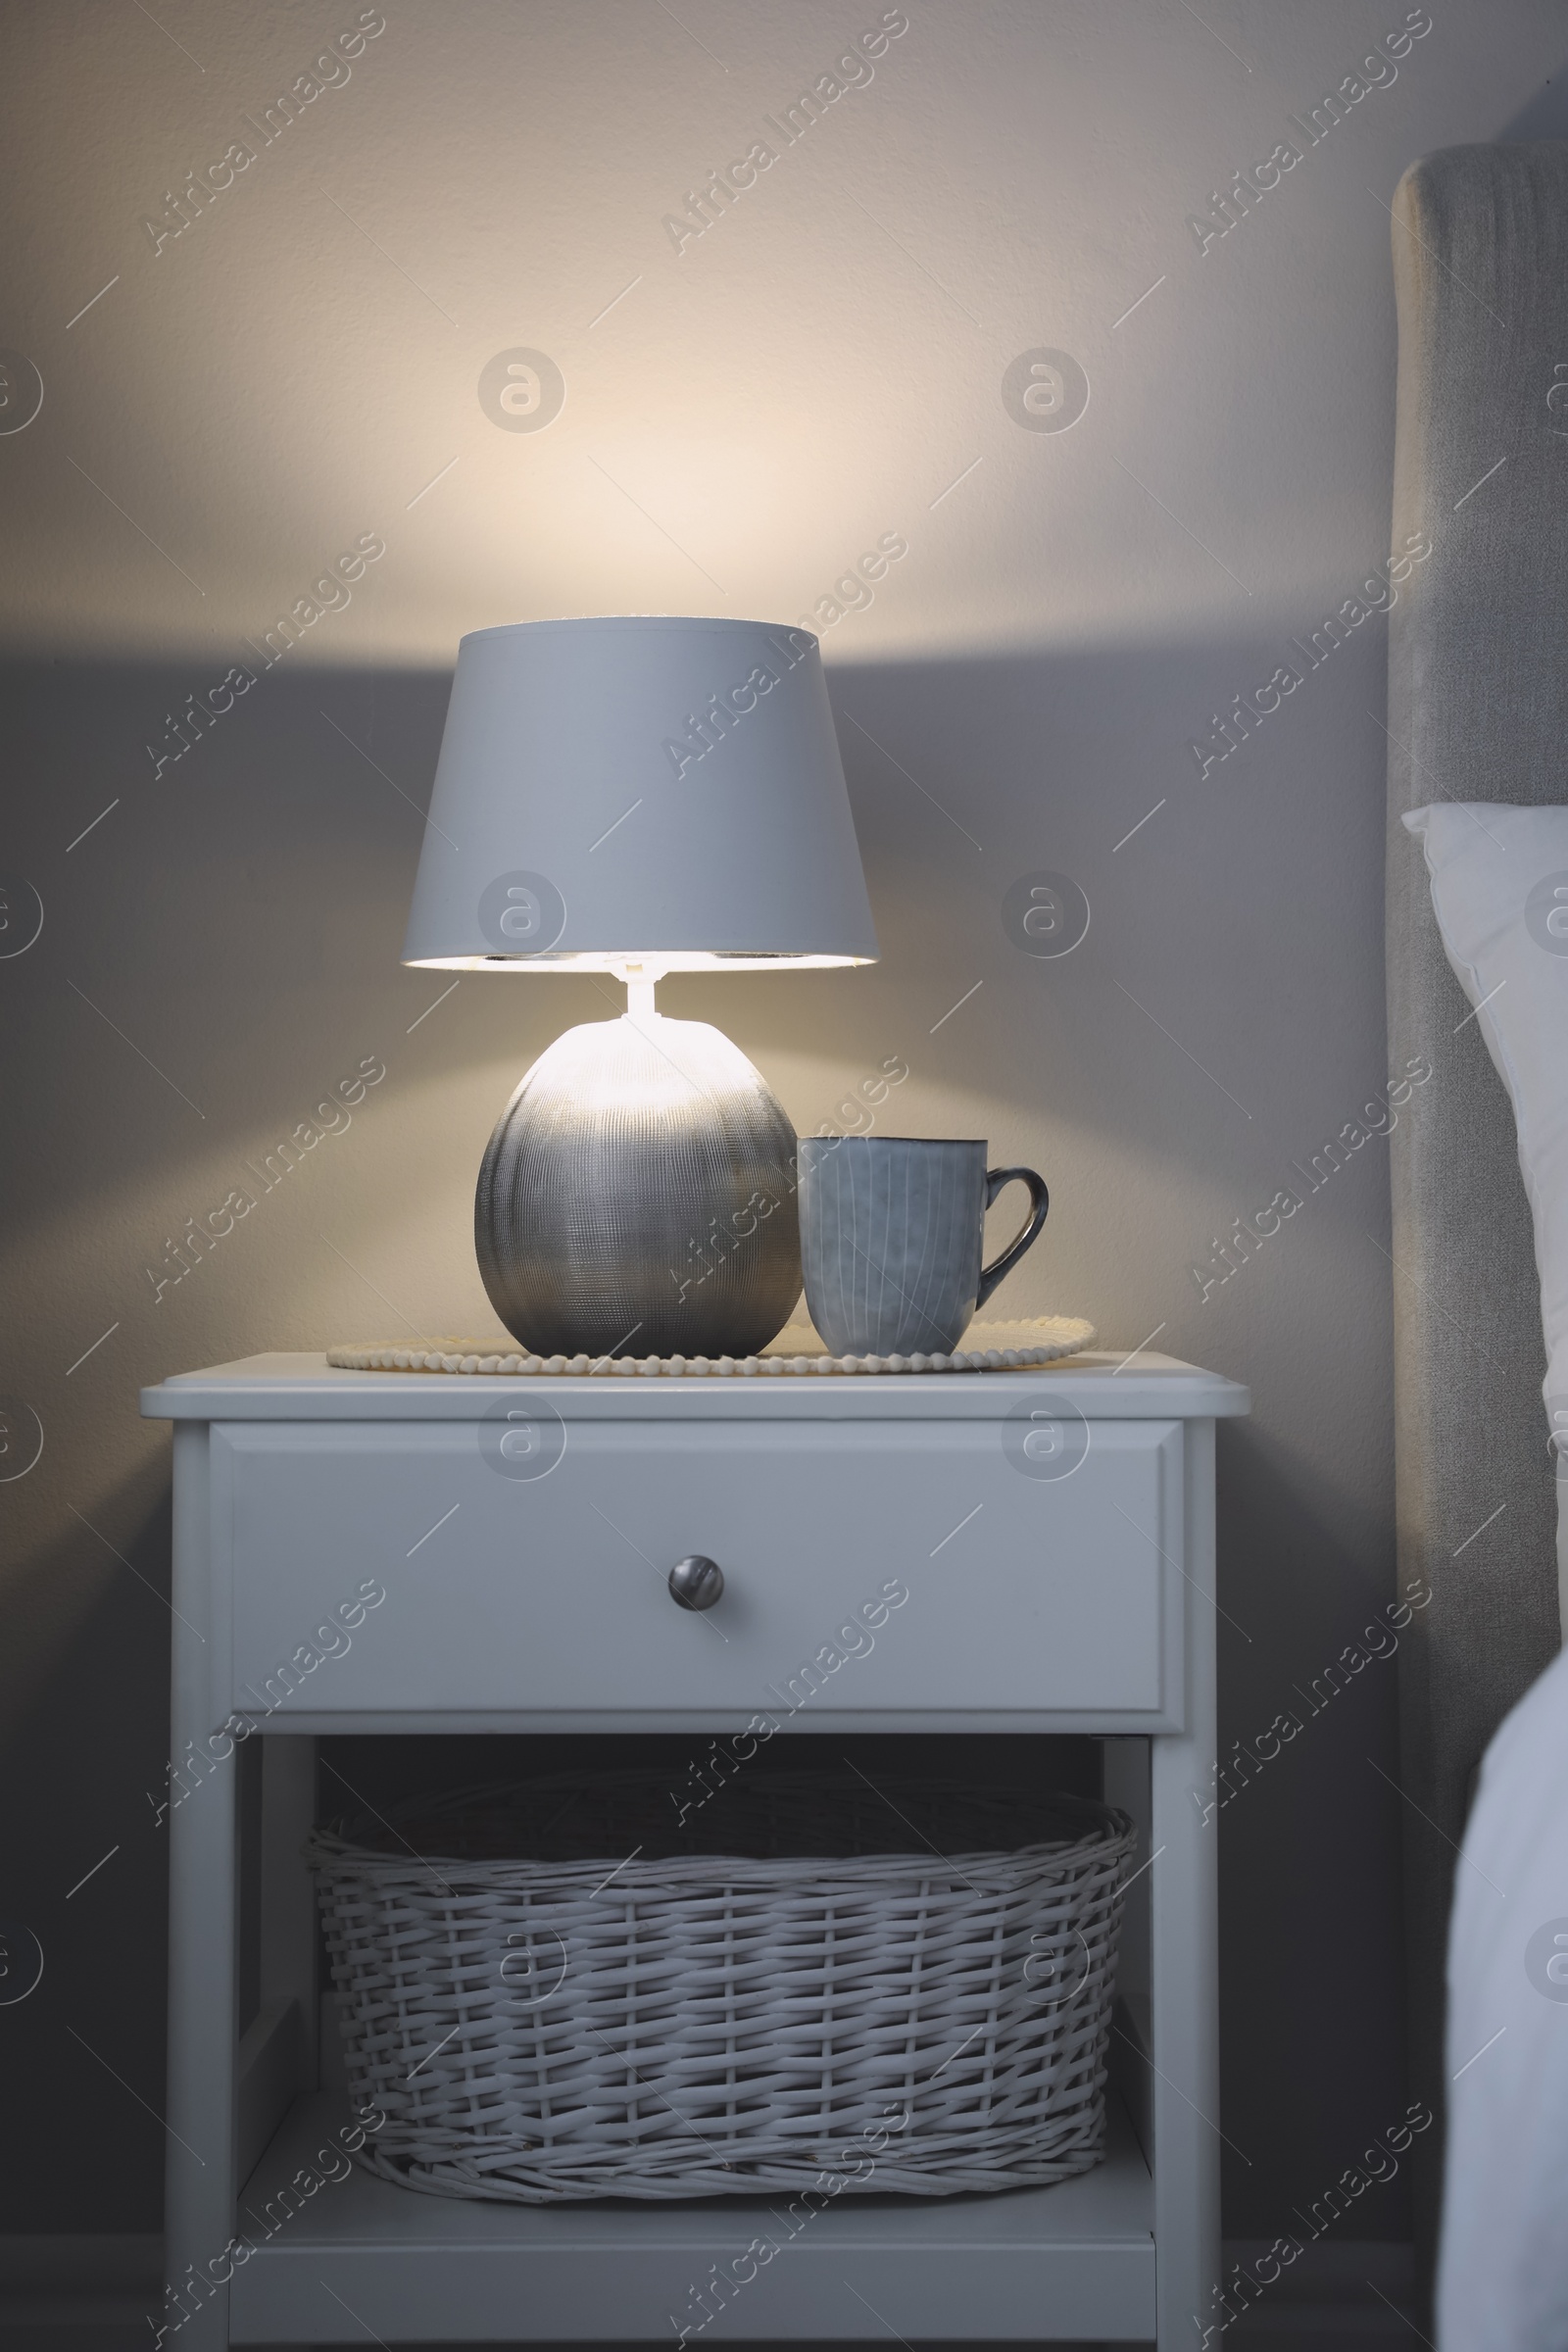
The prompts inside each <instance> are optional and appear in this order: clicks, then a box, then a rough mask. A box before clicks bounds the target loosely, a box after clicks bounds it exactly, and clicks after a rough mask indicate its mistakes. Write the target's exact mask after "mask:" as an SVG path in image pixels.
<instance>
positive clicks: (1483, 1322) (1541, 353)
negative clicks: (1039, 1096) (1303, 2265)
mask: <svg viewBox="0 0 1568 2352" xmlns="http://www.w3.org/2000/svg"><path fill="white" fill-rule="evenodd" d="M1394 223H1395V225H1394V274H1395V286H1396V292H1397V302H1398V319H1399V375H1398V400H1397V434H1396V453H1395V487H1394V536H1393V542H1392V544H1393V546H1394V547H1395V548H1396V549H1398V548H1399V547H1400V546H1401V545H1403V544H1404V542H1405V539H1406V534H1409V533H1414V532H1425V533H1426V535H1427V537H1428V538H1429V539H1430V540H1431V543H1432V553H1431V555H1430V557H1428V558H1427V559H1426V560H1425V562H1423V563H1422V564H1420V565H1419V566H1418V568H1417V569H1416V571H1415V572H1414V573H1413V575H1412V577H1411V578H1410V580H1409V582H1408V585H1407V588H1406V590H1405V592H1404V593H1403V594H1402V595H1401V599H1400V601H1399V603H1398V604H1397V605H1396V606H1395V608H1394V610H1393V612H1392V613H1391V614H1390V621H1389V713H1388V723H1389V732H1390V737H1391V742H1390V748H1389V792H1388V807H1389V834H1388V875H1387V889H1388V995H1389V1054H1390V1067H1391V1069H1392V1068H1397V1067H1398V1066H1399V1065H1400V1064H1401V1063H1402V1061H1403V1060H1404V1058H1405V1057H1406V1056H1407V1055H1409V1054H1427V1055H1429V1056H1430V1057H1431V1060H1432V1063H1433V1069H1434V1077H1433V1080H1432V1081H1431V1082H1430V1083H1429V1084H1428V1085H1426V1086H1425V1087H1423V1088H1422V1089H1421V1090H1420V1092H1419V1093H1418V1095H1417V1096H1416V1097H1415V1098H1414V1099H1413V1100H1412V1102H1411V1104H1410V1107H1409V1110H1408V1112H1407V1114H1406V1116H1405V1117H1404V1118H1403V1119H1402V1120H1401V1121H1400V1124H1399V1125H1398V1127H1397V1128H1396V1129H1395V1131H1394V1134H1393V1136H1392V1138H1391V1152H1392V1164H1393V1182H1394V1259H1395V1269H1396V1270H1395V1276H1394V1313H1395V1381H1396V1411H1397V1420H1396V1452H1397V1504H1396V1508H1397V1531H1398V1574H1399V1582H1400V1585H1401V1587H1403V1586H1406V1585H1407V1584H1409V1583H1410V1582H1411V1581H1412V1580H1414V1579H1416V1578H1424V1579H1425V1581H1426V1584H1427V1585H1428V1587H1430V1589H1431V1592H1432V1594H1433V1598H1432V1600H1431V1602H1430V1604H1429V1605H1428V1606H1427V1607H1425V1608H1424V1609H1422V1610H1421V1611H1420V1613H1419V1614H1418V1615H1417V1616H1416V1617H1415V1618H1414V1620H1413V1622H1412V1624H1411V1626H1410V1629H1409V1632H1408V1633H1407V1634H1406V1636H1405V1638H1404V1644H1403V1648H1402V1653H1401V1666H1400V1672H1401V1682H1400V1694H1399V1695H1400V1716H1401V1724H1400V1737H1401V1746H1402V1777H1403V1784H1404V1789H1405V1793H1406V1795H1407V1796H1408V1797H1409V1798H1410V1800H1411V1803H1410V1804H1408V1805H1406V1806H1405V1807H1404V1808H1403V1811H1404V1816H1405V1916H1406V1932H1407V1937H1408V1947H1407V1948H1408V1977H1409V1993H1410V2026H1411V2044H1410V2047H1411V2090H1412V2093H1413V2094H1415V2095H1417V2096H1419V2097H1423V2098H1426V2099H1429V2100H1431V2101H1433V2102H1434V2104H1436V2103H1437V2102H1438V2100H1439V2096H1440V2092H1441V2089H1442V2085H1443V2082H1444V2070H1443V2065H1442V2032H1443V1972H1444V1953H1445V1945H1446V1932H1447V1913H1448V1894H1449V1887H1450V1883H1451V1880H1452V1875H1453V1870H1454V1850H1453V1841H1456V1840H1457V1839H1458V1838H1459V1837H1460V1835H1461V1833H1462V1830H1463V1826H1464V1818H1465V1813H1466V1809H1467V1806H1468V1801H1469V1790H1470V1786H1471V1779H1472V1775H1473V1773H1474V1771H1475V1768H1476V1765H1477V1763H1478V1762H1479V1760H1480V1757H1481V1753H1482V1751H1483V1749H1484V1748H1485V1746H1486V1743H1487V1741H1488V1740H1489V1739H1490V1738H1491V1736H1492V1734H1493V1732H1494V1731H1495V1728H1496V1726H1497V1724H1498V1723H1499V1721H1500V1720H1501V1718H1502V1717H1503V1715H1504V1714H1506V1712H1507V1711H1508V1709H1509V1708H1510V1707H1511V1706H1512V1705H1513V1703H1514V1701H1515V1700H1516V1699H1517V1698H1518V1697H1519V1696H1520V1694H1521V1693H1522V1692H1523V1691H1525V1690H1526V1688H1527V1687H1528V1686H1529V1684H1530V1683H1531V1682H1533V1681H1534V1679H1535V1677H1536V1676H1537V1675H1538V1674H1539V1673H1540V1672H1541V1671H1542V1669H1543V1668H1544V1666H1545V1665H1546V1664H1547V1663H1548V1662H1549V1660H1550V1659H1551V1657H1552V1656H1553V1655H1554V1654H1555V1651H1556V1649H1557V1647H1558V1644H1559V1640H1560V1633H1559V1626H1558V1607H1557V1573H1556V1559H1555V1547H1554V1531H1555V1521H1556V1513H1555V1489H1554V1483H1553V1478H1552V1469H1551V1463H1550V1461H1549V1459H1548V1456H1547V1453H1546V1450H1545V1442H1546V1423H1545V1414H1544V1406H1543V1403H1542V1398H1541V1382H1542V1377H1543V1374H1544V1369H1545V1354H1544V1345H1543V1342H1542V1336H1541V1310H1540V1294H1539V1290H1538V1286H1537V1279H1536V1264H1535V1252H1534V1245H1533V1241H1532V1236H1531V1226H1530V1213H1529V1209H1528V1206H1527V1204H1526V1200H1525V1192H1524V1185H1523V1182H1522V1180H1521V1177H1520V1174H1519V1163H1518V1158H1517V1155H1516V1144H1515V1137H1514V1123H1513V1113H1512V1110H1511V1108H1510V1106H1509V1103H1508V1099H1507V1096H1506V1095H1505V1094H1504V1092H1503V1089H1502V1085H1501V1082H1500V1080H1499V1079H1498V1078H1497V1076H1496V1074H1495V1071H1494V1069H1493V1067H1492V1063H1491V1060H1490V1058H1489V1056H1488V1054H1487V1050H1486V1047H1485V1045H1484V1044H1483V1042H1482V1038H1481V1035H1480V1030H1479V1027H1478V1025H1477V1023H1476V1022H1475V1021H1474V1020H1470V1021H1466V1018H1465V1016H1466V1014H1467V1012H1468V1011H1469V1006H1468V1005H1467V1004H1466V1001H1465V998H1464V996H1463V994H1462V992H1461V990H1460V988H1459V985H1458V982H1457V981H1456V980H1455V979H1454V977H1453V975H1452V973H1451V972H1450V971H1449V969H1448V966H1447V963H1446V960H1445V958H1444V954H1443V948H1442V943H1441V941H1440V939H1439V936H1438V928H1437V922H1436V919H1435V917H1434V915H1433V911H1432V903H1431V899H1430V897H1429V895H1428V889H1427V876H1426V868H1425V862H1424V859H1423V858H1422V854H1421V849H1420V846H1419V844H1418V843H1417V842H1415V841H1413V840H1412V839H1411V838H1410V836H1409V835H1408V834H1407V833H1406V832H1405V830H1404V828H1403V826H1402V825H1401V824H1400V823H1399V817H1400V814H1401V813H1402V811H1403V810H1404V809H1412V808H1417V807H1420V806H1421V805H1422V804H1424V803H1426V802H1428V801H1433V800H1439V799H1444V800H1455V801H1489V800H1490V801H1512V802H1520V803H1523V802H1532V801H1539V802H1568V146H1564V145H1561V144H1558V143H1552V144H1542V145H1533V146H1525V145H1521V146H1498V147H1450V148H1446V149H1445V150H1444V151H1443V152H1442V153H1441V154H1438V155H1432V156H1428V157H1427V158H1426V159H1425V160H1424V161H1423V162H1421V163H1418V164H1415V165H1412V167H1411V169H1410V170H1409V171H1408V172H1406V173H1405V175H1404V177H1403V179H1402V180H1401V181H1400V183H1399V187H1398V191H1397V195H1396V198H1395V203H1394ZM1554 383H1557V384H1562V385H1563V386H1564V387H1565V389H1564V390H1563V392H1562V393H1561V394H1560V395H1558V396H1557V398H1556V400H1555V402H1554V404H1553V405H1551V406H1548V394H1550V392H1551V387H1552V386H1553V384H1554ZM1499 460H1501V461H1502V463H1501V464H1500V465H1499V464H1498V461H1499ZM1494 467H1495V468H1496V470H1495V471H1491V470H1490V469H1491V468H1494ZM1483 477H1489V478H1483ZM1477 484H1479V485H1480V486H1479V487H1476V485H1477ZM1499 1503H1505V1504H1506V1505H1507V1508H1506V1510H1505V1511H1504V1512H1503V1513H1502V1514H1501V1516H1500V1517H1498V1518H1495V1519H1494V1520H1493V1523H1492V1525H1491V1526H1490V1527H1488V1528H1487V1529H1486V1531H1485V1532H1484V1533H1483V1534H1481V1535H1479V1536H1475V1540H1474V1541H1473V1542H1469V1541H1467V1539H1469V1538H1470V1537H1472V1535H1474V1531H1475V1530H1476V1529H1477V1528H1479V1527H1481V1526H1482V1523H1483V1522H1484V1521H1485V1520H1486V1519H1487V1518H1488V1517H1489V1515H1490V1514H1492V1513H1494V1512H1495V1511H1496V1510H1497V1506H1498V1505H1499ZM1416 1808H1419V1811H1417V1810H1416ZM1423 1816H1425V1817H1426V1818H1425V1819H1423ZM1429 1824H1430V1826H1429ZM1428 2139H1430V2142H1431V2143H1432V2144H1431V2145H1430V2146H1428ZM1438 2139H1439V2134H1438V2133H1436V2132H1433V2133H1431V2134H1430V2135H1425V2136H1424V2137H1423V2140H1422V2141H1421V2142H1420V2143H1418V2145H1419V2146H1420V2147H1421V2148H1422V2149H1423V2150H1424V2151H1425V2155H1426V2164H1427V2172H1426V2177H1425V2178H1424V2179H1423V2178H1422V2177H1421V2176H1420V2175H1418V2176H1417V2179H1416V2196H1417V2208H1418V2214H1417V2235H1418V2241H1420V2242H1421V2243H1423V2244H1424V2245H1425V2247H1426V2249H1427V2250H1428V2252H1429V2253H1430V2249H1431V2246H1432V2243H1433V2240H1434V2237H1435V2229H1436V2218H1437V2188H1438V2181H1437V2177H1436V2175H1437V2167H1438V2164H1439V2162H1440V2160H1441V2149H1440V2148H1439V2147H1438V2145H1437V2144H1436V2143H1437V2142H1438Z"/></svg>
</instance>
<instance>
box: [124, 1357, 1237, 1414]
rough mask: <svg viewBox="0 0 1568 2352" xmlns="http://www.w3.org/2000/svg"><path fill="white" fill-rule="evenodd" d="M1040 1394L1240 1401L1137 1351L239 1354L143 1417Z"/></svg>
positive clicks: (919, 1410)
mask: <svg viewBox="0 0 1568 2352" xmlns="http://www.w3.org/2000/svg"><path fill="white" fill-rule="evenodd" d="M1042 1394H1048V1395H1049V1396H1050V1397H1051V1398H1052V1399H1053V1400H1054V1402H1056V1403H1058V1404H1060V1405H1063V1406H1067V1407H1071V1408H1073V1409H1075V1410H1076V1411H1078V1412H1080V1413H1082V1414H1083V1415H1084V1417H1085V1419H1086V1420H1090V1421H1094V1420H1114V1421H1152V1420H1157V1421H1206V1420H1210V1419H1221V1418H1230V1417H1231V1416H1233V1415H1236V1414H1239V1413H1245V1412H1248V1411H1249V1410H1250V1403H1251V1398H1250V1393H1249V1391H1248V1390H1247V1389H1245V1388H1243V1387H1242V1386H1241V1385H1240V1384H1239V1383H1238V1382H1236V1381H1233V1380H1226V1379H1224V1378H1223V1377H1222V1376H1221V1375H1220V1374H1218V1373H1215V1372H1204V1371H1202V1370H1201V1369H1200V1368H1199V1367H1198V1366H1197V1365H1194V1364H1183V1363H1179V1362H1177V1361H1176V1359H1175V1358H1174V1357H1172V1356H1168V1355H1153V1354H1151V1353H1150V1352H1149V1350H1148V1349H1138V1350H1136V1351H1135V1352H1134V1353H1132V1354H1130V1355H1129V1354H1127V1353H1125V1352H1123V1351H1119V1350H1118V1351H1115V1352H1098V1351H1097V1352H1090V1351H1087V1350H1086V1352H1085V1353H1084V1354H1082V1355H1075V1356H1070V1357H1067V1358H1064V1359H1063V1360H1062V1361H1061V1362H1059V1363H1054V1364H1041V1365H1037V1366H1034V1367H1032V1368H1030V1369H1027V1370H1020V1371H1012V1372H922V1373H907V1374H902V1375H901V1374H897V1373H859V1374H857V1373H848V1374H846V1373H828V1374H823V1375H819V1376H818V1375H813V1374H809V1373H807V1374H800V1373H760V1374H756V1375H753V1376H746V1375H740V1374H730V1375H727V1376H722V1375H712V1376H710V1377H708V1378H703V1377H700V1376H697V1375H693V1374H684V1375H679V1376H670V1375H668V1374H662V1375H659V1376H654V1375H651V1374H640V1373H637V1374H626V1373H615V1374H609V1373H607V1374H605V1375H603V1376H597V1375H595V1376H586V1375H584V1376H576V1377H571V1376H568V1377H564V1378H561V1379H550V1378H547V1377H545V1376H543V1375H530V1376H526V1377H519V1376H517V1375H514V1374H507V1373H495V1374H485V1373H472V1374H466V1373H449V1372H346V1371H339V1370H337V1369H335V1368H334V1367H333V1366H332V1365H329V1364H328V1363H327V1361H326V1358H325V1356H324V1355H288V1354H270V1355H248V1356H243V1357H242V1358H241V1359H240V1360H239V1361H238V1362H237V1363H232V1364H212V1365H209V1366H208V1367H207V1368H206V1369H205V1370H204V1371H200V1372H180V1373H176V1374H174V1375H173V1376H172V1378H170V1379H168V1380H166V1381H164V1382H162V1383H161V1384H160V1385H159V1386H158V1387H156V1388H149V1389H143V1390H142V1392H141V1409H142V1413H143V1415H144V1416H145V1417H146V1418H147V1419H148V1420H152V1421H474V1420H478V1419H480V1418H481V1417H482V1416H483V1415H484V1414H485V1413H486V1412H488V1411H489V1410H490V1408H491V1407H492V1406H493V1405H494V1404H495V1402H496V1399H497V1397H517V1398H519V1399H520V1398H522V1397H540V1398H542V1399H544V1400H545V1401H547V1402H548V1403H549V1404H550V1405H551V1406H552V1407H553V1408H554V1410H555V1411H556V1412H557V1413H559V1414H560V1415H561V1417H562V1418H563V1420H566V1421H579V1420H580V1421H632V1420H635V1421H648V1420H652V1421H675V1420H681V1421H741V1422H745V1421H753V1420H764V1421H766V1420H780V1421H784V1420H788V1421H798V1420H804V1421H838V1422H850V1421H895V1420H896V1421H905V1420H910V1421H948V1420H954V1421H959V1420H961V1421H1000V1420H1004V1419H1005V1417H1006V1415H1007V1414H1008V1412H1009V1411H1010V1410H1011V1409H1012V1407H1013V1406H1014V1405H1016V1404H1017V1402H1018V1400H1019V1398H1020V1397H1025V1396H1027V1397H1032V1398H1038V1397H1040V1396H1041V1395H1042Z"/></svg>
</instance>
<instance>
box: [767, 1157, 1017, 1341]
mask: <svg viewBox="0 0 1568 2352" xmlns="http://www.w3.org/2000/svg"><path fill="white" fill-rule="evenodd" d="M986 1150H987V1147H986V1146H985V1145H984V1144H983V1143H969V1142H963V1143H947V1142H942V1141H933V1140H930V1139H928V1138H925V1137H915V1136H900V1135H888V1136H882V1135H844V1136H820V1135H813V1136H806V1137H803V1138H802V1140H801V1143H800V1146H799V1168H800V1211H801V1266H802V1271H803V1273H804V1274H805V1277H806V1303H807V1305H808V1306H809V1309H810V1313H811V1321H812V1323H813V1324H814V1326H815V1328H816V1329H817V1331H819V1332H820V1333H821V1335H822V1338H823V1340H824V1341H825V1342H826V1344H827V1347H828V1348H829V1350H830V1351H831V1352H832V1353H833V1354H834V1355H915V1354H920V1355H947V1354H949V1353H950V1352H951V1350H952V1349H953V1348H956V1346H957V1344H958V1342H959V1340H960V1339H962V1337H963V1334H964V1332H965V1330H966V1329H967V1327H968V1324H969V1319H970V1317H971V1316H972V1315H973V1313H974V1311H975V1308H976V1307H977V1306H983V1305H984V1304H985V1302H986V1300H987V1299H989V1298H990V1296H991V1294H992V1292H993V1291H994V1290H995V1289H996V1287H997V1285H998V1283H999V1282H1000V1281H1001V1280H1002V1278H1003V1276H1004V1275H1005V1274H1007V1273H1009V1272H1010V1271H1011V1269H1012V1268H1013V1267H1014V1266H1015V1265H1016V1264H1017V1262H1018V1260H1019V1258H1020V1257H1022V1255H1023V1253H1024V1251H1025V1250H1027V1249H1029V1248H1030V1247H1031V1245H1032V1244H1033V1243H1034V1242H1035V1241H1036V1240H1038V1238H1039V1234H1040V1229H1041V1227H1042V1226H1043V1225H1044V1223H1045V1221H1046V1212H1047V1210H1048V1209H1049V1207H1050V1205H1051V1198H1050V1195H1049V1194H1048V1193H1047V1191H1046V1188H1045V1185H1044V1183H1043V1182H1042V1181H1041V1179H1040V1178H1039V1177H1038V1176H1037V1175H1036V1174H1035V1171H1034V1170H1033V1168H988V1167H987V1166H986ZM1014 1178H1016V1179H1017V1181H1018V1182H1019V1183H1020V1184H1026V1185H1027V1186H1028V1187H1029V1197H1030V1202H1031V1210H1030V1216H1029V1222H1028V1224H1027V1225H1026V1226H1025V1227H1024V1230H1023V1231H1022V1233H1020V1234H1019V1236H1018V1238H1017V1240H1016V1241H1015V1242H1013V1243H1012V1244H1011V1246H1010V1247H1009V1248H1008V1249H1006V1250H1004V1251H1003V1253H1002V1255H1001V1256H1000V1257H999V1258H998V1259H997V1260H996V1261H995V1263H994V1264H992V1265H989V1266H982V1265H981V1263H980V1259H981V1254H982V1251H983V1249H984V1243H985V1215H986V1210H987V1209H988V1208H989V1207H990V1206H991V1203H992V1202H993V1201H995V1199H996V1197H997V1195H998V1194H999V1193H1000V1192H1001V1190H1002V1188H1003V1186H1004V1185H1005V1184H1010V1183H1011V1182H1012V1181H1013V1179H1014Z"/></svg>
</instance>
